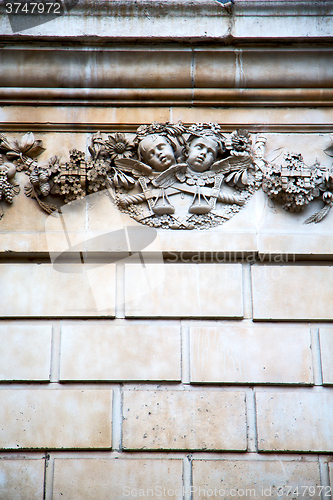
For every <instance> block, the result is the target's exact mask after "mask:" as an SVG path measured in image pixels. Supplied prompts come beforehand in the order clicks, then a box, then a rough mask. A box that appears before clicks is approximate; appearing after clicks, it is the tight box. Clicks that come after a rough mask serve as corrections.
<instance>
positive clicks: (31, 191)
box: [24, 184, 35, 198]
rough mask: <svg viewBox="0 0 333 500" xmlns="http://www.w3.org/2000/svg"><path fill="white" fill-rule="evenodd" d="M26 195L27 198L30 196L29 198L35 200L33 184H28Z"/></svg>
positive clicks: (25, 188) (25, 189)
mask: <svg viewBox="0 0 333 500" xmlns="http://www.w3.org/2000/svg"><path fill="white" fill-rule="evenodd" d="M24 193H25V195H26V196H28V198H35V196H34V188H33V187H32V185H31V184H27V185H26V186H24Z"/></svg>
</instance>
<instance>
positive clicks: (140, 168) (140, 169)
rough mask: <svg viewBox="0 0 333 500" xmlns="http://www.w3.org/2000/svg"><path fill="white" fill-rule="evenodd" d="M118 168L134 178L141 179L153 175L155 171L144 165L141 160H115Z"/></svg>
mask: <svg viewBox="0 0 333 500" xmlns="http://www.w3.org/2000/svg"><path fill="white" fill-rule="evenodd" d="M114 163H115V165H116V167H119V168H120V169H121V170H124V172H130V173H131V174H132V175H134V177H140V176H141V175H147V176H149V175H151V174H152V173H153V169H152V168H151V167H150V166H149V165H146V164H145V163H142V161H139V160H133V159H132V158H123V159H121V160H114Z"/></svg>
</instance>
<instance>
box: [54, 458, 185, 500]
mask: <svg viewBox="0 0 333 500" xmlns="http://www.w3.org/2000/svg"><path fill="white" fill-rule="evenodd" d="M164 488H165V490H163V489H164ZM163 491H165V492H166V494H165V495H164V496H167V497H168V498H170V500H181V499H182V498H183V496H182V460H179V459H172V460H160V459H155V460H152V459H150V460H141V459H128V460H121V459H118V460H115V459H108V460H106V459H102V458H98V459H89V458H88V459H55V464H54V488H53V499H54V500H58V499H59V500H60V499H63V498H68V499H70V498H71V499H72V498H73V499H74V498H80V499H82V500H83V499H84V500H96V499H98V500H110V498H112V499H113V500H122V499H123V498H126V497H128V498H136V497H146V498H154V497H155V496H156V497H158V496H163Z"/></svg>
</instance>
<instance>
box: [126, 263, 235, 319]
mask: <svg viewBox="0 0 333 500" xmlns="http://www.w3.org/2000/svg"><path fill="white" fill-rule="evenodd" d="M179 297H181V300H179ZM125 315H126V316H127V317H193V316H194V317H230V318H240V317H242V316H243V296H242V266H241V265H240V264H220V265H218V264H166V265H163V264H147V265H145V267H143V266H140V265H139V264H128V265H126V266H125Z"/></svg>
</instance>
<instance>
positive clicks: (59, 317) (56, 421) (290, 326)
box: [0, 0, 333, 500]
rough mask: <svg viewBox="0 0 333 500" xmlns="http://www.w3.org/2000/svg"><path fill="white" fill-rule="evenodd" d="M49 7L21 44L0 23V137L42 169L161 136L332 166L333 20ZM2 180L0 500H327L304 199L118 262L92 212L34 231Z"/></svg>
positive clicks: (126, 221)
mask: <svg viewBox="0 0 333 500" xmlns="http://www.w3.org/2000/svg"><path fill="white" fill-rule="evenodd" d="M65 3H66V6H67V11H65V12H64V14H63V15H61V16H56V18H55V19H52V20H49V21H48V22H45V23H40V24H38V23H37V24H36V22H35V25H33V23H32V24H30V25H29V26H28V24H29V22H30V23H31V22H32V21H31V19H32V18H31V16H26V17H24V15H23V13H21V18H18V17H16V18H15V19H14V18H13V16H12V17H11V16H10V15H7V14H6V7H5V5H3V6H2V8H3V11H2V12H1V14H0V38H1V46H2V48H1V50H0V120H1V133H3V134H4V135H5V136H6V138H8V140H10V141H13V140H14V139H18V140H21V139H22V137H23V136H24V135H25V134H26V133H27V132H33V133H34V136H35V138H36V140H42V141H43V147H44V148H45V151H44V152H42V153H41V155H40V156H39V159H38V161H39V162H40V163H41V164H43V162H44V163H45V162H47V160H48V159H49V158H50V157H51V156H53V155H57V156H59V158H62V160H63V161H68V159H69V151H70V150H73V149H77V150H80V151H83V152H85V153H87V154H88V151H89V150H88V148H89V144H90V142H89V141H90V140H91V136H92V134H93V133H96V132H98V131H101V133H102V134H104V135H105V137H107V136H108V135H114V134H115V133H117V132H121V133H126V134H128V137H129V138H133V137H134V134H135V131H136V129H137V127H139V126H140V125H143V124H151V123H152V122H154V121H157V122H161V123H164V122H171V123H177V122H178V121H179V120H180V121H182V122H183V124H185V125H186V126H190V125H191V124H194V123H197V122H200V123H202V122H204V123H208V122H216V123H218V124H219V125H220V127H221V131H222V133H224V134H230V133H231V132H232V131H234V130H237V129H247V130H248V131H249V132H250V134H251V137H252V140H253V143H256V141H258V140H260V137H262V136H265V138H266V150H265V158H274V157H276V156H277V155H279V154H281V155H283V154H285V153H287V152H296V153H301V154H302V156H303V158H304V163H305V164H306V165H307V166H313V165H317V164H320V166H323V167H325V168H327V169H330V168H331V165H332V159H331V157H330V156H328V155H327V154H326V153H327V151H326V153H325V150H328V148H330V146H331V144H332V138H331V135H332V131H333V125H332V119H333V105H332V96H333V90H332V78H333V69H332V68H333V64H332V62H333V45H332V29H331V25H332V17H333V8H332V3H331V2H329V1H324V0H323V1H316V2H311V1H301V0H300V1H299V0H297V1H292V0H290V1H289V0H287V1H280V0H276V1H275V0H274V1H268V0H267V1H266V0H254V1H245V0H234V1H232V2H225V1H224V0H194V1H193V2H187V1H185V0H182V1H176V0H163V1H160V2H156V1H154V0H145V1H143V0H139V1H134V0H133V1H132V0H130V1H128V0H127V1H125V0H116V1H110V2H109V1H99V2H92V1H91V0H84V1H82V2H79V3H78V4H77V5H76V6H74V5H70V4H71V2H65ZM29 5H30V4H29ZM71 7H72V8H71ZM29 8H30V7H29ZM7 9H8V7H7ZM14 15H15V14H14ZM28 17H29V18H30V21H29V19H28ZM27 19H28V20H27ZM14 21H15V22H16V24H15V22H14ZM28 21H29V22H28ZM20 23H21V24H20ZM27 23H28V24H27ZM15 26H16V27H17V26H18V29H15ZM0 145H1V143H0ZM328 152H329V150H328ZM0 170H1V164H0ZM15 179H16V180H17V182H18V184H19V185H20V188H21V189H20V193H19V194H17V195H16V196H15V197H14V200H13V203H12V204H9V203H6V202H5V201H1V202H0V210H1V218H0V257H1V262H0V280H1V286H0V315H1V320H0V499H1V500H2V499H3V500H56V499H57V500H58V499H59V500H60V499H65V500H106V499H112V500H121V499H125V498H129V499H130V500H132V499H134V498H147V499H150V500H153V499H155V498H165V499H170V500H206V498H224V499H228V500H230V499H231V498H246V499H248V498H272V499H276V498H282V499H285V498H288V499H293V500H294V499H295V500H303V499H304V500H310V499H318V500H319V499H322V500H329V499H330V498H331V488H333V417H332V415H333V389H332V386H333V368H332V356H333V329H332V328H331V326H330V325H331V322H332V321H333V314H332V300H333V274H332V266H331V263H332V256H333V243H332V241H333V240H332V222H331V221H332V217H333V215H332V213H328V215H327V216H326V217H325V218H324V219H323V220H322V221H321V222H320V223H318V224H304V222H305V220H306V219H307V218H308V217H310V216H311V215H313V214H314V213H315V212H316V211H318V210H320V209H321V208H322V206H323V203H322V201H320V199H319V198H318V199H316V200H314V201H313V202H311V204H309V205H307V206H306V207H305V209H304V210H302V211H300V212H296V213H290V212H287V211H285V210H284V209H283V208H282V206H281V204H279V203H272V202H271V199H270V198H268V196H266V194H265V193H264V192H263V191H262V190H257V191H255V193H254V195H253V196H252V197H251V199H250V200H249V201H248V202H247V203H246V205H245V207H244V208H242V209H241V210H240V211H239V213H236V212H235V214H234V216H233V217H232V219H230V220H228V221H227V222H225V223H223V224H222V225H218V226H216V227H211V228H209V229H207V228H206V229H205V228H204V229H198V228H194V229H192V230H185V229H184V228H181V227H180V228H178V229H173V230H172V229H164V228H159V229H157V231H156V235H157V236H156V237H154V239H153V241H150V242H149V244H147V245H146V246H143V247H142V245H141V243H140V240H135V242H134V243H133V244H132V242H131V245H132V246H130V248H129V247H128V241H129V239H128V238H130V237H131V234H132V233H131V231H132V230H133V231H135V230H137V229H138V228H139V229H140V228H142V227H143V226H142V225H141V224H140V223H139V222H137V221H136V220H135V219H133V218H131V217H129V215H128V214H127V213H124V211H123V212H121V211H119V210H118V209H117V208H116V207H115V205H114V204H111V203H110V201H109V198H108V197H107V196H104V195H102V196H99V195H92V197H91V198H90V201H88V202H86V201H85V200H82V201H81V202H80V203H77V204H73V205H71V204H69V205H66V206H64V207H63V209H62V215H61V217H60V216H58V217H54V216H52V215H51V216H48V215H47V214H46V213H45V212H43V210H42V209H41V207H40V206H39V205H38V204H37V203H36V202H35V200H33V199H31V198H28V197H27V196H26V195H25V190H24V186H25V184H26V183H27V176H26V173H25V172H24V171H17V173H16V175H15ZM175 196H179V200H181V201H180V202H179V203H180V204H181V203H183V201H182V200H183V198H182V197H181V196H183V195H178V194H177V195H175ZM54 199H55V198H54ZM55 203H59V200H58V201H57V200H56V201H55ZM124 228H126V231H127V232H126V235H125V236H124V234H125V233H124V234H123V233H122V232H121V231H123V230H124ZM133 234H134V233H133ZM105 235H109V236H105ZM110 235H111V236H110ZM118 236H119V238H118ZM117 238H118V239H117ZM140 245H141V246H140ZM129 250H130V251H129ZM61 257H62V258H63V260H61ZM77 257H78V258H77Z"/></svg>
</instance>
